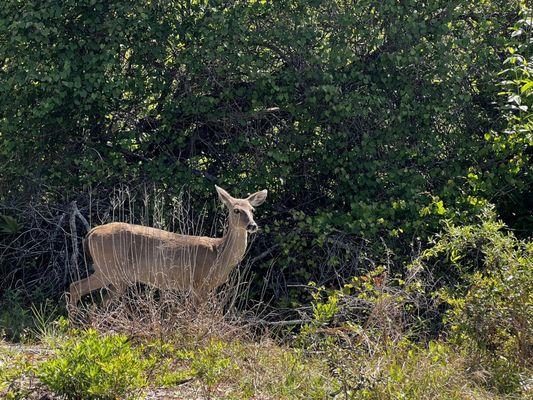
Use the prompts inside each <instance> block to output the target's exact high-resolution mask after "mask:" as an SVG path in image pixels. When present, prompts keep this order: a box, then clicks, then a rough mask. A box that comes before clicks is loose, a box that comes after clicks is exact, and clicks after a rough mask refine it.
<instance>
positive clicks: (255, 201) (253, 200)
mask: <svg viewBox="0 0 533 400" xmlns="http://www.w3.org/2000/svg"><path fill="white" fill-rule="evenodd" d="M267 194H268V191H267V190H266V189H265V190H261V191H259V192H256V193H254V194H251V195H250V196H248V198H247V199H246V200H248V202H249V203H250V204H251V205H252V207H257V206H260V205H261V204H263V202H264V201H265V200H266V198H267Z"/></svg>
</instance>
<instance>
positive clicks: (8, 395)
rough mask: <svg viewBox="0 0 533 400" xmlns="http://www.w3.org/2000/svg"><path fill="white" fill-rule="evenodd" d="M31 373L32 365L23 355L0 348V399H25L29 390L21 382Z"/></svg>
mask: <svg viewBox="0 0 533 400" xmlns="http://www.w3.org/2000/svg"><path fill="white" fill-rule="evenodd" d="M31 373H32V365H31V363H30V361H29V360H28V358H27V357H26V356H25V355H24V354H22V353H19V352H15V351H13V350H10V349H8V348H4V347H2V348H0V398H2V399H7V400H18V399H20V400H22V399H26V398H27V397H28V394H29V392H30V391H31V388H29V387H25V385H24V384H23V381H24V377H25V376H26V375H28V374H31Z"/></svg>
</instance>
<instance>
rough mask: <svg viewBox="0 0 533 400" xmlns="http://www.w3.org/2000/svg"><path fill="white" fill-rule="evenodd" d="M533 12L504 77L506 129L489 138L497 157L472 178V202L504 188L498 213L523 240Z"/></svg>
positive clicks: (515, 33)
mask: <svg viewBox="0 0 533 400" xmlns="http://www.w3.org/2000/svg"><path fill="white" fill-rule="evenodd" d="M532 33H533V10H532V9H531V8H527V7H525V6H524V7H523V8H522V10H521V13H520V19H519V20H518V21H517V22H516V24H515V25H514V26H513V28H512V33H511V40H510V41H509V43H508V44H507V47H506V49H505V50H506V58H505V61H504V63H503V64H504V69H503V70H502V71H501V72H500V79H501V83H500V86H501V92H500V93H499V94H500V95H501V96H502V97H504V98H505V100H506V102H505V104H504V105H502V107H501V111H502V117H503V119H504V120H505V127H504V128H503V129H502V130H500V131H497V130H494V129H492V130H491V131H490V132H488V133H487V134H486V135H485V138H486V139H487V143H488V144H489V145H490V148H488V149H485V151H490V152H492V153H493V154H494V155H495V158H493V159H492V160H491V161H490V163H488V164H485V163H483V164H480V165H478V166H472V168H471V172H470V174H469V175H468V178H469V181H470V183H471V185H472V196H473V197H472V199H471V200H472V201H480V197H485V198H490V197H492V196H494V193H496V191H497V190H498V189H496V188H499V194H498V197H499V198H500V199H499V201H498V205H499V213H500V215H502V216H503V217H504V218H505V219H506V221H508V223H511V224H512V227H513V228H514V229H517V230H518V233H519V234H520V235H521V236H527V235H528V234H530V233H531V222H532V221H531V215H530V209H531V202H530V200H528V199H529V198H530V191H531V187H532V184H533V181H532V176H533V175H532V172H533V171H532V167H531V165H533V164H532V162H531V146H532V144H533V46H532V43H533V36H532Z"/></svg>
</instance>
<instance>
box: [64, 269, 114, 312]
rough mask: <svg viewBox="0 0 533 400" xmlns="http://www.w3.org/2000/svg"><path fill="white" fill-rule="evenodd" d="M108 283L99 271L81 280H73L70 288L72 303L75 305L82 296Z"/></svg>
mask: <svg viewBox="0 0 533 400" xmlns="http://www.w3.org/2000/svg"><path fill="white" fill-rule="evenodd" d="M106 285H107V282H105V280H104V279H102V277H101V276H100V275H99V274H97V273H94V274H92V275H90V276H88V277H87V278H85V279H82V280H80V281H77V282H72V283H71V284H70V289H69V292H70V304H71V305H73V306H75V305H76V304H77V303H78V301H79V300H80V299H81V298H82V296H84V295H86V294H87V293H90V292H92V291H93V290H96V289H100V288H102V287H104V286H106Z"/></svg>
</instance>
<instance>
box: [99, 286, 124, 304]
mask: <svg viewBox="0 0 533 400" xmlns="http://www.w3.org/2000/svg"><path fill="white" fill-rule="evenodd" d="M111 287H112V289H111V290H109V291H108V292H107V294H106V296H105V299H104V302H103V304H102V305H103V306H104V308H107V307H108V306H109V305H110V304H111V303H112V301H113V299H117V300H120V298H121V297H122V296H124V293H126V289H127V288H128V286H127V285H126V283H124V282H121V281H116V282H112V283H111Z"/></svg>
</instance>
